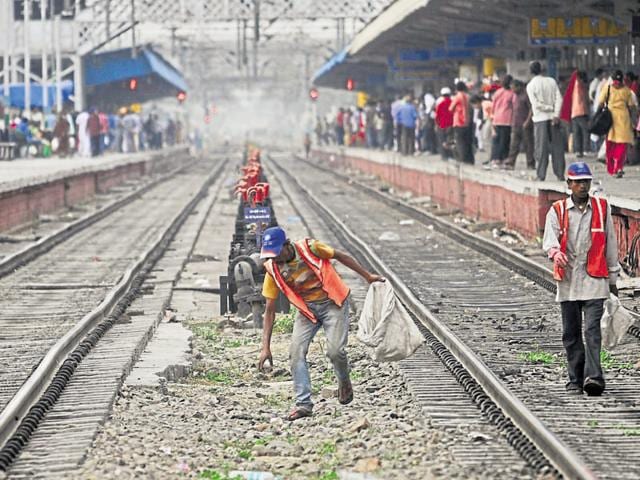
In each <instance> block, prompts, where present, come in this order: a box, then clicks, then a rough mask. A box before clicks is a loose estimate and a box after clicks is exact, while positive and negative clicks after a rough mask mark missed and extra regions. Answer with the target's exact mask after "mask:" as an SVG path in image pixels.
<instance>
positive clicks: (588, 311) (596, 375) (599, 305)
mask: <svg viewBox="0 0 640 480" xmlns="http://www.w3.org/2000/svg"><path fill="white" fill-rule="evenodd" d="M560 308H561V310H562V344H563V345H564V349H565V351H566V353H567V368H568V370H569V381H570V382H571V383H575V384H576V385H580V386H582V384H583V383H584V381H585V380H586V379H587V378H592V379H597V380H601V381H602V382H604V376H603V375H602V367H601V366H600V344H601V341H602V334H601V332H600V319H602V314H603V312H604V299H603V298H597V299H594V300H581V301H575V302H560ZM583 313H584V327H585V328H584V339H585V342H583V341H582V314H583ZM585 343H586V345H585Z"/></svg>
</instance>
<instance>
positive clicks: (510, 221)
mask: <svg viewBox="0 0 640 480" xmlns="http://www.w3.org/2000/svg"><path fill="white" fill-rule="evenodd" d="M312 153H313V155H314V156H315V158H318V159H321V160H323V161H327V162H329V163H333V164H335V165H337V166H340V167H348V168H353V169H356V170H359V171H361V172H364V173H367V174H371V175H375V176H377V177H380V178H381V179H382V180H385V181H387V182H389V183H390V184H391V185H393V186H394V187H395V188H398V189H401V190H407V191H410V192H412V193H414V194H415V195H418V196H429V197H431V198H432V199H433V201H434V202H436V203H438V204H440V205H441V206H442V207H444V208H446V209H455V210H459V211H460V212H462V213H464V214H465V215H468V216H470V217H473V218H476V219H478V220H481V221H486V222H504V224H505V225H506V227H507V228H510V229H513V230H515V231H517V232H519V233H521V234H523V235H524V236H525V237H528V238H531V239H533V238H535V237H538V236H542V233H543V231H544V223H545V218H546V215H547V212H548V211H549V208H550V206H551V204H552V203H553V202H555V201H556V200H559V199H561V198H565V197H566V193H565V189H564V187H563V186H562V185H560V184H558V185H555V184H549V186H548V188H547V187H546V185H545V188H541V186H540V183H538V182H532V181H527V180H523V179H519V178H516V177H510V176H508V175H505V174H504V173H500V172H494V171H483V170H480V169H478V168H475V167H470V166H464V165H463V166H460V165H457V164H456V165H453V164H449V163H445V162H441V161H440V160H439V159H433V158H425V157H400V156H399V155H397V154H395V153H391V152H380V151H367V150H363V151H359V150H358V149H337V148H322V149H316V150H314V151H313V152H312ZM608 199H609V202H610V203H611V206H612V212H613V221H614V224H615V227H616V232H617V236H618V252H619V254H618V256H619V259H620V261H623V260H624V259H625V257H626V256H627V254H628V250H629V246H630V244H631V242H632V240H633V237H634V236H635V235H640V206H639V208H637V209H634V208H633V207H634V205H633V202H632V201H629V200H628V199H624V198H618V197H615V196H611V197H609V198H608ZM636 275H640V269H638V270H637V271H636Z"/></svg>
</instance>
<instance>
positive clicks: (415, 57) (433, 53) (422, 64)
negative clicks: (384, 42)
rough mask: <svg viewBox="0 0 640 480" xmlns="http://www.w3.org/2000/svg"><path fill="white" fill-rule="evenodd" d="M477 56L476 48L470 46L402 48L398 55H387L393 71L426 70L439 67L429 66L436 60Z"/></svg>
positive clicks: (388, 63)
mask: <svg viewBox="0 0 640 480" xmlns="http://www.w3.org/2000/svg"><path fill="white" fill-rule="evenodd" d="M475 56H476V50H473V49H470V48H448V47H439V48H432V49H429V50H427V49H419V50H411V49H402V50H399V51H398V52H397V55H395V56H394V55H389V57H387V65H388V66H389V69H390V70H391V71H397V70H425V69H429V68H438V67H437V66H433V67H429V66H428V65H426V64H427V63H428V62H431V61H434V60H464V59H469V58H474V57H475Z"/></svg>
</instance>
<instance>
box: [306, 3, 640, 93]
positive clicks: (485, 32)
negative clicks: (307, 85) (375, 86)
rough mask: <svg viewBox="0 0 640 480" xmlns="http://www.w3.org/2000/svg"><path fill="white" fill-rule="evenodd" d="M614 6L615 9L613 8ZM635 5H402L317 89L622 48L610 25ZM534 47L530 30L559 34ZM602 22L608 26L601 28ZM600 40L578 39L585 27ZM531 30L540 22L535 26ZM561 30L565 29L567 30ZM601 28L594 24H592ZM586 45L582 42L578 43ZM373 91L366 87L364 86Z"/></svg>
mask: <svg viewBox="0 0 640 480" xmlns="http://www.w3.org/2000/svg"><path fill="white" fill-rule="evenodd" d="M614 3H615V5H614ZM636 3H637V2H636V1H635V0H616V1H615V2H614V0H598V1H594V0H574V1H566V0H529V1H518V0H396V1H395V2H394V3H392V4H390V5H389V6H388V7H387V8H386V9H384V10H383V11H382V12H381V13H380V14H379V15H378V16H376V17H375V18H374V19H372V20H371V21H370V22H369V23H368V24H367V25H366V26H365V27H364V28H363V29H362V30H360V31H359V32H358V34H356V36H355V37H354V38H353V40H352V41H351V43H350V44H349V45H348V46H347V48H345V50H344V51H342V52H340V53H339V54H337V55H336V56H335V57H333V58H332V59H330V60H329V61H328V62H327V63H326V64H325V65H324V66H323V67H322V68H321V69H319V70H318V71H317V72H316V74H315V76H314V79H313V81H314V83H315V84H316V85H318V86H330V87H334V88H344V78H345V77H351V78H354V77H361V78H363V79H366V77H367V76H368V75H371V72H375V74H374V75H376V76H378V77H379V76H380V75H383V74H385V73H386V74H393V75H395V76H398V77H413V78H420V77H423V78H429V77H435V76H438V75H440V76H443V75H444V74H445V72H446V71H447V69H449V71H451V69H456V68H457V66H458V65H459V63H460V62H461V61H473V59H474V58H481V57H482V56H483V55H492V56H497V57H515V56H516V54H517V53H518V52H520V51H524V50H525V49H528V48H530V47H535V46H554V45H568V44H569V45H570V44H593V43H598V42H599V41H602V43H605V42H606V41H611V40H613V41H619V39H620V37H619V34H618V35H615V34H612V33H611V29H612V27H611V25H621V24H622V23H629V24H630V12H631V11H635V9H636V8H637V5H636ZM556 19H557V22H558V26H557V28H558V35H559V36H560V35H562V36H563V38H554V35H550V34H549V33H548V31H545V32H543V33H541V38H540V39H539V41H538V43H536V44H532V43H531V42H532V40H531V38H530V30H531V28H532V26H533V27H534V28H535V27H536V26H538V27H539V28H540V29H541V31H543V30H545V29H547V28H551V26H552V27H553V28H554V31H555V28H556V26H555V25H556V24H555V22H556ZM597 19H602V23H600V24H599V23H598V20H597ZM583 21H584V22H585V27H584V28H585V29H588V30H589V31H590V32H591V31H593V32H595V31H596V30H600V31H604V32H605V33H604V34H603V35H601V38H594V37H597V35H596V34H595V33H594V34H593V35H589V34H587V35H582V36H581V35H578V34H576V38H573V37H572V31H573V29H574V26H575V28H576V29H577V30H576V31H580V32H582V22H583ZM532 22H538V23H536V24H535V25H534V23H532ZM560 22H562V25H560ZM591 22H595V23H591ZM580 36H581V37H582V38H578V37H580ZM364 83H365V84H366V82H364Z"/></svg>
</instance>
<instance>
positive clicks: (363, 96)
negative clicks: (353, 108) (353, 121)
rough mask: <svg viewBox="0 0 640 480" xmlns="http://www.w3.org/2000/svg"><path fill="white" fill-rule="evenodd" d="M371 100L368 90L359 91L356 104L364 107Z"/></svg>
mask: <svg viewBox="0 0 640 480" xmlns="http://www.w3.org/2000/svg"><path fill="white" fill-rule="evenodd" d="M368 101H369V95H367V93H366V92H358V96H357V99H356V105H357V106H358V107H360V108H364V107H365V105H366V104H367V102H368Z"/></svg>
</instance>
